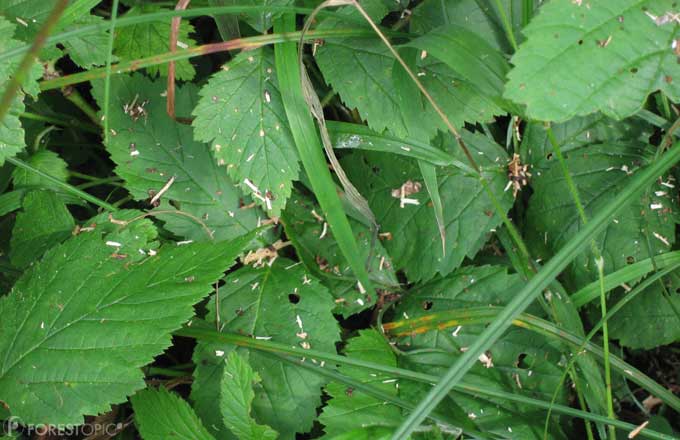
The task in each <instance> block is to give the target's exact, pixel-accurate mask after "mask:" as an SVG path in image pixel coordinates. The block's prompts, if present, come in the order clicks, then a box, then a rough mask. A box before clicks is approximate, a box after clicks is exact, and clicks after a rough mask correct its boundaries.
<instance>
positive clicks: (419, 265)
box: [343, 132, 511, 281]
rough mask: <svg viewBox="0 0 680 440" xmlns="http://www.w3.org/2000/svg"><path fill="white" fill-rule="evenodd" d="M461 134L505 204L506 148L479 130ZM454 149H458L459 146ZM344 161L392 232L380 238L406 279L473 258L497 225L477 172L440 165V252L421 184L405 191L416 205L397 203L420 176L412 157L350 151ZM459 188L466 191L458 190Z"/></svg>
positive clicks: (442, 270)
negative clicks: (443, 239)
mask: <svg viewBox="0 0 680 440" xmlns="http://www.w3.org/2000/svg"><path fill="white" fill-rule="evenodd" d="M463 137H464V139H465V142H466V143H467V144H468V147H469V148H470V149H471V151H472V154H473V155H474V157H475V159H477V160H478V163H479V164H480V165H481V166H482V167H489V170H491V171H489V172H488V174H487V175H486V178H487V180H488V181H489V184H490V187H491V189H492V191H494V193H495V194H496V195H497V197H499V196H500V195H503V197H502V198H501V200H500V202H501V204H502V206H503V207H504V208H505V209H508V208H509V207H510V205H511V196H510V195H509V193H505V194H503V188H504V187H505V184H506V176H505V167H504V164H505V163H506V161H507V159H506V158H507V155H506V153H505V151H504V150H502V149H501V148H500V147H498V146H497V145H495V144H493V143H491V142H490V141H489V140H488V139H487V138H485V137H483V136H481V135H479V134H471V133H469V132H464V134H463ZM456 148H457V147H456ZM453 151H456V152H457V154H459V150H458V149H456V150H453ZM343 166H345V169H346V170H347V171H348V175H349V177H350V179H352V181H353V182H355V184H356V186H357V188H359V191H361V193H362V194H364V195H365V196H366V198H367V199H368V202H369V205H370V206H371V209H372V210H373V212H374V213H375V215H376V218H377V219H378V223H379V224H380V226H381V232H383V233H390V234H391V240H389V239H388V240H385V241H383V245H384V246H385V248H386V249H387V252H388V253H389V255H390V256H391V257H392V259H393V261H394V264H395V268H396V269H403V270H404V271H405V272H406V275H407V277H408V278H409V280H411V281H418V280H423V279H430V278H432V277H433V276H434V275H435V274H437V273H439V274H442V275H446V274H448V273H450V272H452V271H453V270H454V269H456V268H457V267H458V266H459V265H460V264H461V262H462V261H463V259H464V258H465V257H466V256H468V257H473V256H474V255H475V254H476V253H477V251H479V249H480V248H481V246H482V245H483V244H484V242H485V241H486V237H487V234H488V233H489V231H490V230H492V229H493V228H495V227H496V226H497V225H498V224H500V218H499V217H498V215H497V214H494V208H493V205H492V204H491V202H490V201H489V198H488V196H487V195H486V192H485V191H484V190H483V187H482V185H481V183H480V182H479V179H478V178H477V177H473V176H469V175H466V174H464V173H463V172H462V171H460V170H459V169H457V168H453V167H447V168H444V167H440V168H439V169H438V170H437V171H438V177H439V182H438V183H439V193H440V194H441V197H442V205H443V210H444V224H445V229H446V254H445V255H443V253H442V246H441V239H440V236H439V231H438V228H437V222H436V220H435V216H434V212H433V209H432V208H431V207H430V206H429V197H428V195H427V191H426V190H425V188H424V186H423V185H422V184H421V186H420V190H419V191H418V192H415V193H412V194H410V195H408V196H405V198H406V199H412V200H416V201H417V204H415V203H416V202H413V201H410V202H409V203H404V204H403V208H402V207H401V205H402V203H401V199H402V198H401V197H400V190H401V188H402V186H403V185H407V186H408V182H409V181H411V182H413V183H414V184H415V183H420V181H421V180H422V177H421V173H420V170H419V169H418V166H417V164H416V163H415V162H414V161H409V160H406V159H402V158H397V157H395V156H393V155H390V156H388V155H385V154H376V153H353V154H352V155H350V156H348V157H347V158H346V159H345V160H344V161H343ZM461 188H465V189H466V190H465V191H461V190H460V189H461Z"/></svg>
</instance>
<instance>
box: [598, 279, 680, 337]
mask: <svg viewBox="0 0 680 440" xmlns="http://www.w3.org/2000/svg"><path fill="white" fill-rule="evenodd" d="M669 278H671V279H672V281H671V282H669V283H668V284H669V285H668V286H667V289H668V291H669V293H670V296H668V297H666V296H665V295H664V294H663V292H662V290H661V287H660V286H659V285H658V284H653V285H651V286H649V287H648V288H647V289H645V290H644V291H643V292H642V293H641V294H640V295H638V296H637V297H635V299H633V300H631V302H630V303H628V304H626V305H625V306H623V308H622V309H621V310H620V311H619V313H617V314H616V315H614V316H613V317H612V319H610V320H609V337H610V338H612V339H619V343H620V344H621V345H623V346H625V347H630V348H643V349H651V348H654V347H658V346H660V345H666V344H672V343H673V342H676V341H678V340H680V320H679V319H678V315H677V314H676V311H677V310H680V297H679V296H678V294H677V289H678V288H679V287H680V283H678V277H677V274H676V275H669ZM669 303H671V304H669Z"/></svg>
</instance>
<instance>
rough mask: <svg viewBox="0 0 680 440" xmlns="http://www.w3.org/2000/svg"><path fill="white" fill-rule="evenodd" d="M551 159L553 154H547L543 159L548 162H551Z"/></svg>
mask: <svg viewBox="0 0 680 440" xmlns="http://www.w3.org/2000/svg"><path fill="white" fill-rule="evenodd" d="M552 157H553V154H552V153H548V154H547V155H546V156H545V158H546V159H548V160H551V159H552Z"/></svg>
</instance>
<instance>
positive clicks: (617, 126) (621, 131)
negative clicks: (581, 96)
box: [520, 113, 652, 176]
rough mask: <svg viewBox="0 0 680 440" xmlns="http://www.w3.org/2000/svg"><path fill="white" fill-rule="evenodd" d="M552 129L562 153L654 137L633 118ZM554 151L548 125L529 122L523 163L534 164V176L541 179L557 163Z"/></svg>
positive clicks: (583, 120) (587, 119)
mask: <svg viewBox="0 0 680 440" xmlns="http://www.w3.org/2000/svg"><path fill="white" fill-rule="evenodd" d="M551 129H552V131H553V134H554V135H555V139H556V140H557V142H558V144H559V146H560V151H562V153H563V154H568V153H569V152H571V151H572V150H575V149H578V148H580V147H584V146H586V145H590V144H598V143H606V142H608V141H617V140H624V139H630V140H633V139H637V140H640V141H643V140H644V139H649V137H650V136H651V135H652V133H651V130H650V128H649V127H648V126H646V125H644V124H642V123H640V122H639V121H635V120H632V119H627V120H624V121H616V120H614V119H611V118H608V117H606V116H605V115H603V114H602V113H596V114H592V115H588V116H584V117H576V118H573V119H570V120H569V121H567V122H564V123H560V124H551ZM553 151H554V150H553V147H552V144H551V143H550V140H549V139H548V132H547V129H546V126H545V124H543V123H540V122H529V123H527V125H526V128H525V129H524V132H523V133H522V144H521V146H520V156H521V157H522V163H526V164H530V165H531V172H532V173H533V174H534V176H540V174H541V172H543V171H544V169H545V168H549V167H550V161H553V160H557V158H555V157H553V156H554V154H553Z"/></svg>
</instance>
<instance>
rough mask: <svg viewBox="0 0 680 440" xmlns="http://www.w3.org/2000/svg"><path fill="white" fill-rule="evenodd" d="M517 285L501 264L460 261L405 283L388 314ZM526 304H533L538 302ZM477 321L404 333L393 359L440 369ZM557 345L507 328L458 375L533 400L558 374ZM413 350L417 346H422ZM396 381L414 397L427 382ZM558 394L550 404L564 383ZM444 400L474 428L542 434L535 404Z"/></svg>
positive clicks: (498, 297) (455, 305)
mask: <svg viewBox="0 0 680 440" xmlns="http://www.w3.org/2000/svg"><path fill="white" fill-rule="evenodd" d="M521 285H522V280H521V278H520V277H519V276H518V275H508V274H507V272H506V269H505V268H502V267H497V266H483V267H462V268H460V269H458V270H457V271H455V272H454V273H452V274H450V275H449V276H447V277H446V278H440V279H436V280H433V281H431V282H429V283H426V284H423V285H419V286H417V287H416V288H415V289H412V290H410V291H409V294H408V295H406V296H405V297H404V298H403V299H402V301H401V302H400V303H399V305H398V306H397V308H396V309H395V316H396V317H398V318H401V317H402V316H403V317H404V318H406V319H411V320H417V319H418V318H421V317H424V316H428V315H431V314H434V313H438V312H443V311H447V310H465V309H467V308H471V307H478V306H489V305H504V304H506V303H507V302H508V301H509V300H510V299H511V298H512V297H513V296H514V295H515V293H516V292H517V290H518V289H519V288H520V286H521ZM534 310H535V311H540V308H537V307H536V308H535V309H534ZM424 324H425V325H426V323H424ZM484 327H485V326H484V325H483V324H479V325H474V324H472V325H462V326H459V327H454V328H446V329H442V330H437V329H436V327H435V328H433V329H432V331H429V332H426V333H423V334H416V332H414V334H413V335H412V336H405V337H403V338H401V339H400V340H399V344H400V345H399V347H400V348H402V349H404V350H407V352H408V351H411V350H416V351H415V352H414V353H413V354H410V355H408V356H403V357H400V359H399V363H400V366H402V368H408V369H413V370H416V371H422V372H428V373H432V374H441V373H443V371H444V370H445V369H446V368H447V367H448V366H449V365H451V364H452V363H453V360H455V359H456V358H457V357H459V356H460V355H461V353H462V352H463V351H465V350H466V347H468V346H469V345H470V343H471V342H472V341H474V339H475V338H477V337H478V335H479V333H480V332H481V331H482V330H483V329H484ZM559 348H560V344H558V343H557V342H556V341H554V340H550V339H548V338H546V337H545V336H543V335H540V334H536V333H533V332H530V331H528V330H525V329H522V328H515V327H513V328H512V329H510V330H509V331H508V332H506V333H505V334H504V336H503V337H502V338H501V339H500V340H499V341H498V342H496V343H495V344H494V345H493V346H491V347H490V348H489V349H488V351H487V352H486V355H485V356H486V358H485V359H481V358H480V360H479V361H478V362H477V364H476V365H475V366H474V367H473V368H472V369H471V370H470V372H469V373H468V374H467V375H466V376H465V377H466V382H468V383H470V384H472V385H474V386H477V387H481V388H484V389H488V390H496V391H504V392H509V393H513V394H523V393H527V394H529V395H531V396H532V397H534V398H536V399H541V400H545V401H550V400H551V398H552V394H553V391H554V390H555V387H556V386H557V385H558V384H559V380H560V378H561V375H562V368H563V367H562V366H561V365H559V363H560V360H561V359H562V356H563V355H562V353H561V351H560V350H559ZM418 350H422V353H419V352H418ZM416 353H417V354H416ZM401 388H403V389H404V392H408V391H410V392H411V396H410V400H416V399H417V398H419V397H422V396H423V395H424V392H423V391H425V392H426V391H427V388H425V389H424V390H423V389H418V388H416V389H414V388H413V387H403V386H402V387H400V389H401ZM416 396H418V397H416ZM558 396H559V397H558V400H557V403H565V401H566V389H564V388H563V389H562V390H561V391H560V393H559V395H558ZM405 398H407V399H408V397H405ZM450 399H452V400H453V402H455V403H456V404H458V405H459V406H460V407H462V409H463V410H464V414H465V417H467V418H469V419H470V420H471V421H472V422H473V423H475V424H476V425H477V426H478V428H479V429H480V430H481V431H482V432H486V433H495V434H497V435H500V436H510V437H512V438H536V439H539V438H543V437H542V433H543V430H542V427H543V422H544V415H543V412H541V411H537V410H536V408H533V407H530V406H526V405H521V404H517V403H510V402H507V401H502V400H496V399H488V400H487V399H477V398H471V397H469V396H466V395H461V394H454V395H452V396H450ZM553 426H555V425H553ZM508 428H510V429H508ZM560 431H561V430H560V429H555V428H553V429H551V436H550V438H564V435H563V434H562V433H561V432H560Z"/></svg>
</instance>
